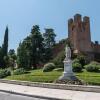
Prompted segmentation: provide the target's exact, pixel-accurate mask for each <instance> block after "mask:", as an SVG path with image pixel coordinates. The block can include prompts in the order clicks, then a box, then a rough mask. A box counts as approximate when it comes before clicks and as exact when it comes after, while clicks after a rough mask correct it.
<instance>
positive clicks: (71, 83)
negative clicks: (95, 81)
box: [54, 79, 87, 85]
mask: <svg viewBox="0 0 100 100" xmlns="http://www.w3.org/2000/svg"><path fill="white" fill-rule="evenodd" d="M54 83H57V84H68V85H87V83H85V82H83V81H81V80H79V79H77V80H68V79H66V80H56V81H55V82H54Z"/></svg>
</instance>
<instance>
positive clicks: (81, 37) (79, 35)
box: [68, 14, 92, 53]
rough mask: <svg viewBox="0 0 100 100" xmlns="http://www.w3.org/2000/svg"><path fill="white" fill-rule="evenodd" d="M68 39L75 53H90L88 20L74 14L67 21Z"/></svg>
mask: <svg viewBox="0 0 100 100" xmlns="http://www.w3.org/2000/svg"><path fill="white" fill-rule="evenodd" d="M68 38H69V40H70V42H71V45H72V47H73V49H74V52H75V53H80V52H92V48H91V32H90V19H89V17H87V16H85V17H83V19H82V17H81V15H80V14H76V15H75V16H74V18H73V19H72V18H71V19H69V20H68Z"/></svg>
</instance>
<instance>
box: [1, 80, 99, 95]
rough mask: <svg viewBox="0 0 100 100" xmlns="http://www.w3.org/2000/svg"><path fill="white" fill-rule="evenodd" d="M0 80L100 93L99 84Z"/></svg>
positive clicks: (25, 84)
mask: <svg viewBox="0 0 100 100" xmlns="http://www.w3.org/2000/svg"><path fill="white" fill-rule="evenodd" d="M0 82H1V83H8V84H16V85H23V86H31V87H41V88H51V89H62V90H74V91H85V92H97V93H100V86H89V85H67V84H55V83H40V82H29V81H17V80H5V79H0Z"/></svg>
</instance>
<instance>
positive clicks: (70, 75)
mask: <svg viewBox="0 0 100 100" xmlns="http://www.w3.org/2000/svg"><path fill="white" fill-rule="evenodd" d="M58 80H70V81H71V80H72V81H75V80H77V77H76V76H75V75H74V73H73V72H72V73H66V72H63V75H62V76H60V77H59V79H58Z"/></svg>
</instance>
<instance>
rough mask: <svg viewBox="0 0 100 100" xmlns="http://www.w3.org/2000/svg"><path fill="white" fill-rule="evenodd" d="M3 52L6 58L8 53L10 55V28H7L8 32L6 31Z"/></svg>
mask: <svg viewBox="0 0 100 100" xmlns="http://www.w3.org/2000/svg"><path fill="white" fill-rule="evenodd" d="M2 50H3V54H4V56H7V53H8V27H6V30H5V36H4V42H3V45H2Z"/></svg>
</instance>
